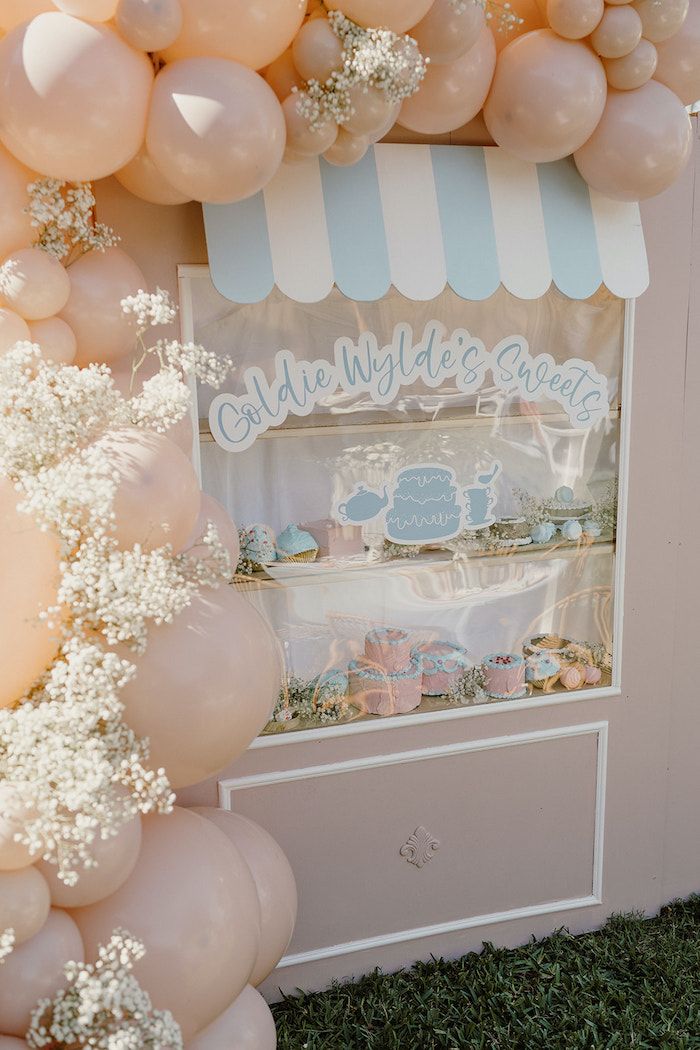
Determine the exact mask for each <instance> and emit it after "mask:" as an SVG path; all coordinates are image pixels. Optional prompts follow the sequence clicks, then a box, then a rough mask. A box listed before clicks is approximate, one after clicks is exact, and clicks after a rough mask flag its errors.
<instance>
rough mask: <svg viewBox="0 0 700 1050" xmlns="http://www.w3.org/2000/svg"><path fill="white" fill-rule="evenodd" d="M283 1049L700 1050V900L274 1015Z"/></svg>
mask: <svg viewBox="0 0 700 1050" xmlns="http://www.w3.org/2000/svg"><path fill="white" fill-rule="evenodd" d="M273 1009H274V1013H275V1018H276V1021H277V1026H278V1032H279V1043H278V1047H279V1050H302V1048H304V1050H355V1048H358V1050H365V1048H367V1050H433V1048H438V1047H439V1048H446V1050H457V1048H459V1050H462V1048H463V1047H464V1048H468V1050H545V1048H546V1050H584V1048H585V1050H606V1048H608V1047H614V1048H615V1050H685V1048H688V1047H694V1048H695V1047H697V1048H700V896H696V897H692V898H691V899H690V900H688V901H685V902H680V903H675V904H672V905H669V906H668V907H666V908H664V909H663V910H662V911H661V914H660V915H659V916H657V917H656V918H654V919H643V918H641V917H639V916H635V915H623V916H616V917H614V918H612V919H610V921H609V922H608V923H607V925H606V926H605V927H604V929H602V930H599V931H597V932H596V933H589V934H584V935H582V936H578V937H573V936H571V934H569V933H568V932H566V931H561V932H559V933H556V934H554V936H552V937H549V938H547V939H546V940H543V941H532V942H531V943H529V944H527V945H525V946H524V947H522V948H515V949H512V950H508V949H504V948H494V947H492V946H490V945H485V946H484V949H483V951H482V952H481V953H478V954H477V953H472V954H470V955H465V956H464V957H463V958H461V959H458V960H456V961H454V962H445V961H444V960H435V961H433V962H430V963H419V964H418V965H417V966H415V967H413V969H411V970H404V971H402V972H400V973H396V974H392V975H390V976H389V975H385V974H382V973H380V972H379V971H377V972H375V973H372V974H370V975H368V976H367V977H363V978H361V979H360V980H359V981H357V982H356V983H352V984H343V985H340V984H336V985H333V987H331V988H330V989H329V990H328V991H325V992H319V993H316V994H313V995H303V994H299V995H297V996H295V997H289V998H287V999H285V1000H284V1001H283V1002H281V1003H278V1004H277V1006H275V1007H274V1008H273Z"/></svg>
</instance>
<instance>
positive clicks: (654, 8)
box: [632, 0, 690, 44]
mask: <svg viewBox="0 0 700 1050" xmlns="http://www.w3.org/2000/svg"><path fill="white" fill-rule="evenodd" d="M632 6H633V7H634V9H635V11H636V12H637V14H638V15H639V17H640V18H641V20H642V33H643V34H644V36H645V38H646V39H647V40H651V42H652V44H661V43H663V41H664V40H670V38H671V37H672V36H675V34H676V33H677V32H679V30H680V29H681V27H682V26H683V23H684V22H685V19H686V16H687V14H688V11H689V9H690V0H663V3H658V2H657V0H636V2H635V3H634V4H633V5H632Z"/></svg>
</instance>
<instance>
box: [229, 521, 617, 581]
mask: <svg viewBox="0 0 700 1050" xmlns="http://www.w3.org/2000/svg"><path fill="white" fill-rule="evenodd" d="M614 550H615V544H614V541H613V537H612V535H611V534H610V533H609V532H608V533H604V534H603V535H601V536H600V537H597V538H596V539H593V540H590V541H587V542H586V543H569V542H565V543H561V544H536V543H531V544H528V545H527V546H525V547H504V548H501V549H499V550H497V551H493V550H472V551H468V552H465V553H463V554H457V555H455V554H454V553H453V552H452V551H446V550H443V551H424V552H423V553H421V554H419V555H418V556H417V557H415V558H392V559H388V560H386V561H381V560H379V559H377V560H376V561H362V562H360V561H358V562H357V563H354V564H353V563H351V562H350V560H347V561H346V562H344V563H339V564H336V565H334V564H331V563H329V564H324V563H323V560H321V561H315V562H297V563H280V564H284V565H285V570H286V571H285V575H284V576H283V577H277V578H275V577H273V576H272V575H270V574H269V573H268V572H262V571H261V572H256V573H254V574H253V576H236V577H235V578H234V585H235V586H236V587H239V588H240V589H241V590H248V591H254V590H265V589H267V588H272V587H300V586H301V587H312V586H318V585H325V584H328V583H333V584H334V585H336V584H342V583H349V582H352V581H354V582H359V579H358V578H362V577H363V576H372V577H375V574H376V573H377V572H380V573H401V574H406V573H407V572H408V573H409V574H410V573H412V572H422V571H424V570H428V569H433V570H436V571H440V570H442V571H444V570H445V569H446V568H449V567H450V566H451V565H452V564H454V562H456V561H457V562H462V561H471V560H472V559H475V560H478V561H479V562H480V563H482V564H483V563H486V564H489V563H494V564H495V563H497V562H499V561H503V559H504V558H513V559H516V560H517V561H519V562H522V561H543V560H547V559H561V558H567V559H569V558H580V557H583V556H586V555H589V554H593V555H604V554H613V553H614ZM270 568H271V567H270ZM287 571H288V573H289V575H287V574H286V572H287Z"/></svg>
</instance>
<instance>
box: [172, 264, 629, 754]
mask: <svg viewBox="0 0 700 1050" xmlns="http://www.w3.org/2000/svg"><path fill="white" fill-rule="evenodd" d="M182 281H183V319H184V322H185V326H186V328H187V327H188V326H189V331H186V332H185V335H186V336H187V337H188V338H193V339H195V340H197V341H199V342H202V343H204V344H205V345H206V346H208V347H209V348H211V349H215V350H216V351H217V352H220V353H222V354H224V353H226V354H228V355H229V356H230V357H231V358H232V359H233V362H234V366H235V367H234V370H233V371H232V373H231V375H230V378H229V380H228V381H227V384H226V386H225V387H224V388H223V389H222V390H220V391H219V392H218V393H217V394H216V395H215V396H214V395H212V394H211V392H208V390H207V388H206V387H202V388H201V389H199V390H198V391H197V414H198V426H199V431H200V433H199V439H200V440H199V444H198V450H197V451H198V456H199V465H200V470H201V476H202V481H203V486H204V489H205V490H206V491H207V492H209V493H210V494H211V495H213V496H214V497H216V498H217V499H218V500H220V501H221V502H222V503H223V504H224V505H225V506H226V508H227V510H228V511H229V512H230V514H231V515H232V517H233V518H234V520H235V521H236V522H237V523H238V525H239V527H240V541H241V555H240V560H239V563H238V566H237V569H236V574H235V578H234V580H233V583H232V586H235V587H237V588H239V589H240V590H241V592H242V593H244V594H245V595H246V597H247V599H248V600H249V601H250V602H251V604H252V605H253V606H255V608H257V609H258V611H259V612H260V613H261V614H262V615H263V616H264V617H265V619H266V620H267V621H268V622H269V623H270V625H271V626H272V628H273V630H274V632H275V635H276V637H277V639H278V642H279V649H280V654H281V657H282V660H283V663H284V672H285V673H284V685H283V689H282V691H281V693H280V696H279V699H278V703H277V705H276V707H275V710H274V712H273V714H272V717H271V720H270V722H269V724H268V726H267V727H266V729H265V730H264V736H265V737H268V738H274V739H279V738H290V737H292V736H294V737H295V738H297V739H298V737H296V734H298V733H300V732H301V733H313V734H314V735H316V734H317V733H322V732H330V731H335V732H341V731H342V732H345V731H357V730H358V727H359V728H361V729H362V730H363V731H364V729H366V728H368V727H369V726H371V725H380V724H381V725H386V720H387V719H393V720H395V721H396V722H397V723H398V724H402V723H403V721H404V720H405V719H406V718H409V717H414V716H422V717H430V718H438V717H449V716H450V714H449V713H450V712H452V713H453V715H452V716H454V717H458V716H459V715H460V714H468V713H471V712H483V711H486V710H490V711H499V710H507V709H509V708H510V707H511V705H513V704H516V703H517V704H520V705H530V706H534V705H540V704H546V703H560V702H564V701H567V700H574V699H577V698H585V697H589V696H594V695H603V693H604V692H606V693H608V694H610V693H613V692H615V691H619V674H620V668H619V645H620V628H621V619H622V617H621V582H622V571H623V570H622V557H621V554H622V547H623V540H624V514H623V513H622V512H621V508H623V503H624V486H625V475H626V455H627V451H626V434H627V417H626V409H627V404H626V393H625V391H626V390H627V389H628V385H629V370H630V354H631V332H632V314H633V303H632V302H631V301H630V300H628V299H625V298H622V297H620V296H619V295H616V294H614V293H613V292H611V291H610V290H609V289H608V287H606V286H605V284H602V283H601V284H600V286H599V287H598V288H597V290H596V291H595V292H594V293H593V294H591V295H588V296H587V297H585V298H571V297H569V296H568V295H566V294H564V292H562V291H560V290H559V288H558V287H556V285H555V284H554V283H550V285H549V287H548V289H547V290H546V291H544V293H543V294H540V295H538V296H537V297H535V298H523V297H520V296H517V295H515V294H513V292H512V291H510V290H508V289H507V288H506V287H504V286H503V284H499V285H498V287H497V288H496V289H495V290H494V291H493V293H492V294H490V295H488V296H486V297H484V298H481V299H467V298H464V297H463V296H462V295H459V294H457V293H456V292H455V291H454V290H453V289H452V288H451V287H450V286H449V285H447V284H445V285H444V287H443V289H442V290H441V291H440V292H438V294H436V295H433V296H432V297H431V298H429V299H423V300H418V299H417V298H409V297H408V296H407V295H405V294H402V292H401V291H400V290H398V289H397V288H396V287H393V286H391V287H389V288H388V290H387V291H386V292H385V293H384V294H382V295H381V296H379V297H377V298H376V299H372V300H369V301H357V300H355V299H353V298H351V297H350V296H348V295H347V294H345V293H344V292H343V291H342V290H341V289H340V288H339V287H338V286H337V285H334V287H332V289H331V290H330V291H329V293H328V294H327V295H325V296H324V298H322V299H321V300H320V301H316V302H300V301H298V299H296V298H292V297H291V296H290V295H288V294H286V293H285V292H284V291H282V290H281V289H280V288H279V287H277V286H275V287H273V288H272V290H271V291H270V292H269V294H267V295H265V297H264V298H262V299H261V300H260V301H256V302H248V303H242V302H238V303H236V302H232V301H231V300H230V299H229V298H227V297H225V296H224V295H223V294H222V293H221V292H220V291H217V289H216V288H215V286H214V283H213V280H212V275H211V273H210V271H209V269H208V268H207V267H188V268H184V269H183V275H182Z"/></svg>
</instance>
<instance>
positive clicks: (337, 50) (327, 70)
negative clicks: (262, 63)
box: [265, 18, 343, 84]
mask: <svg viewBox="0 0 700 1050" xmlns="http://www.w3.org/2000/svg"><path fill="white" fill-rule="evenodd" d="M292 60H293V62H294V67H295V68H296V70H297V71H298V73H299V75H300V77H301V78H302V79H303V80H318V81H320V82H321V83H322V84H323V83H325V82H326V80H328V78H329V76H330V75H331V73H333V71H334V70H336V69H342V68H343V45H342V44H341V42H340V39H339V38H338V37H337V36H336V34H335V33H334V32H333V30H332V29H331V25H330V22H329V21H328V19H327V18H313V19H311V21H309V22H306V23H305V25H303V26H302V27H301V29H300V30H299V32H298V33H297V35H296V37H295V38H294V43H293V44H292ZM267 73H269V70H268V71H267ZM267 73H266V74H265V75H266V77H267Z"/></svg>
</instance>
